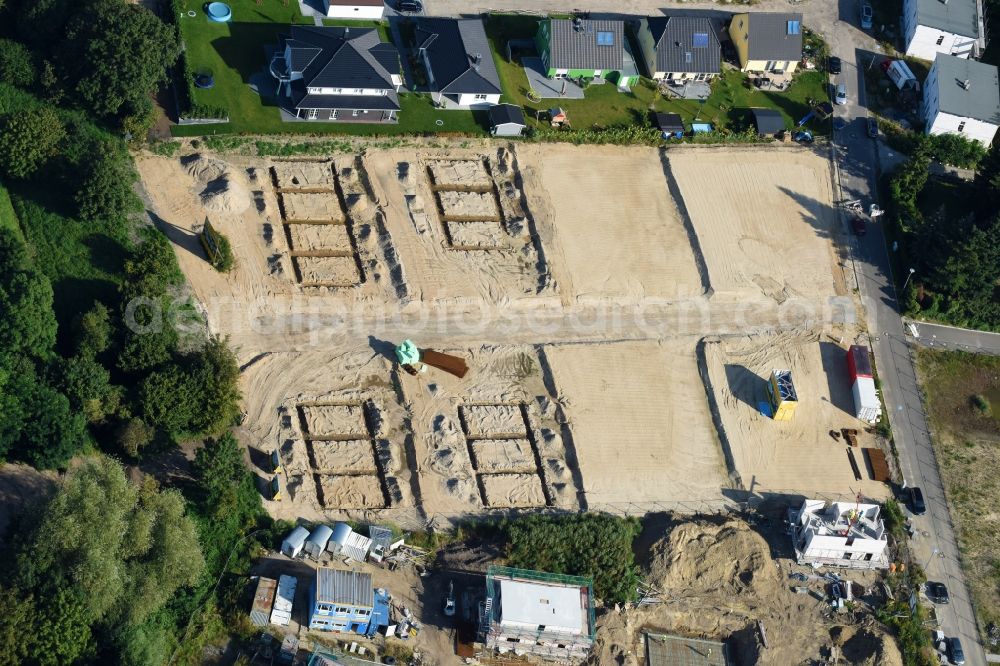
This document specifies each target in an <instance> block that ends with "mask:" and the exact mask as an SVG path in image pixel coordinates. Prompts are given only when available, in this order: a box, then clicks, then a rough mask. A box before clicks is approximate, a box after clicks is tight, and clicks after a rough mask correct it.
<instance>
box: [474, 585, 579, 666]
mask: <svg viewBox="0 0 1000 666" xmlns="http://www.w3.org/2000/svg"><path fill="white" fill-rule="evenodd" d="M503 580H510V581H517V582H525V583H536V584H541V585H551V586H554V587H566V588H576V589H578V590H579V591H580V604H581V607H580V611H581V613H583V616H584V617H583V620H584V624H585V627H584V631H583V632H581V633H569V632H565V631H558V630H553V629H550V628H546V627H544V626H539V627H537V628H533V629H528V628H525V627H513V626H504V625H503V617H502V613H503V610H502V599H501V597H500V581H503ZM595 631H596V620H595V616H594V583H593V580H592V579H590V578H585V577H583V576H569V575H566V574H557V573H547V572H544V571H531V570H529V569H515V568H511V567H500V566H491V567H490V568H489V569H488V570H487V573H486V599H485V601H483V602H481V603H480V606H479V642H481V643H482V644H483V645H485V647H486V648H487V650H489V651H491V652H493V651H495V652H499V653H501V654H504V653H507V652H514V653H515V654H524V653H530V654H534V655H539V656H542V657H547V658H549V659H557V660H559V659H574V660H575V659H579V658H581V657H584V656H586V654H587V653H588V652H589V651H590V648H591V646H592V645H593V642H594V633H595Z"/></svg>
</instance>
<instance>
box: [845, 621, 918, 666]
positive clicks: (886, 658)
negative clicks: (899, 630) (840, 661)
mask: <svg viewBox="0 0 1000 666" xmlns="http://www.w3.org/2000/svg"><path fill="white" fill-rule="evenodd" d="M836 629H840V630H841V631H835V630H836ZM835 630H831V631H830V635H831V638H832V639H833V644H834V645H836V646H838V647H839V648H840V652H841V654H842V655H843V657H844V658H845V659H846V660H847V662H848V663H851V664H861V665H863V666H902V664H903V656H902V655H901V654H900V652H899V647H897V645H896V643H895V641H893V640H892V638H891V637H890V636H889V635H888V634H877V633H874V632H872V631H871V630H870V629H857V628H855V627H835Z"/></svg>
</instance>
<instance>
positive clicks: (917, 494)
mask: <svg viewBox="0 0 1000 666" xmlns="http://www.w3.org/2000/svg"><path fill="white" fill-rule="evenodd" d="M910 511H912V512H913V513H914V515H917V516H919V515H921V514H923V513H926V512H927V505H926V504H924V493H923V492H922V491H921V490H920V488H910Z"/></svg>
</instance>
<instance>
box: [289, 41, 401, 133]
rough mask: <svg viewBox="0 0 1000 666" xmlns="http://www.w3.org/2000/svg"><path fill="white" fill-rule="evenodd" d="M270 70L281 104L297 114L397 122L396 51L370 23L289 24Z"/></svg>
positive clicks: (336, 119) (322, 118) (300, 116)
mask: <svg viewBox="0 0 1000 666" xmlns="http://www.w3.org/2000/svg"><path fill="white" fill-rule="evenodd" d="M270 70H271V75H272V76H274V77H275V78H276V79H277V80H278V102H279V105H280V106H281V107H282V110H283V111H285V112H286V113H287V114H289V115H291V116H294V117H295V118H297V119H302V120H320V121H333V122H355V123H395V122H398V117H397V114H398V112H399V96H398V94H397V91H398V90H399V87H400V86H401V85H402V83H403V81H402V76H401V75H400V65H399V52H398V51H397V50H396V47H395V46H393V45H392V44H387V43H385V42H382V41H381V39H380V38H379V34H378V31H376V30H374V29H371V28H346V27H319V26H311V25H293V26H291V31H290V34H289V35H288V36H287V37H285V38H284V39H283V40H282V43H281V47H280V48H279V49H278V51H277V52H276V53H275V54H274V57H273V58H272V60H271V66H270Z"/></svg>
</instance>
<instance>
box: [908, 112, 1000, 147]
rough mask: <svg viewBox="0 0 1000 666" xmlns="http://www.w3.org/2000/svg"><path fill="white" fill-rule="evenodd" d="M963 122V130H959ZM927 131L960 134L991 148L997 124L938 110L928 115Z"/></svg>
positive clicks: (930, 132)
mask: <svg viewBox="0 0 1000 666" xmlns="http://www.w3.org/2000/svg"><path fill="white" fill-rule="evenodd" d="M961 123H965V124H964V125H962V131H961V132H959V131H958V127H959V125H960V124H961ZM925 127H926V132H927V133H928V134H960V135H962V136H964V137H965V138H967V139H973V140H975V141H978V142H979V143H981V144H983V145H984V146H985V147H986V148H989V147H990V145H991V144H992V143H993V137H994V136H995V135H996V133H997V126H996V125H993V124H991V123H985V122H983V121H981V120H975V119H974V118H962V117H960V116H953V115H951V114H950V113H942V112H940V111H936V112H935V113H934V115H933V117H930V116H928V117H927V120H926V125H925Z"/></svg>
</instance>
